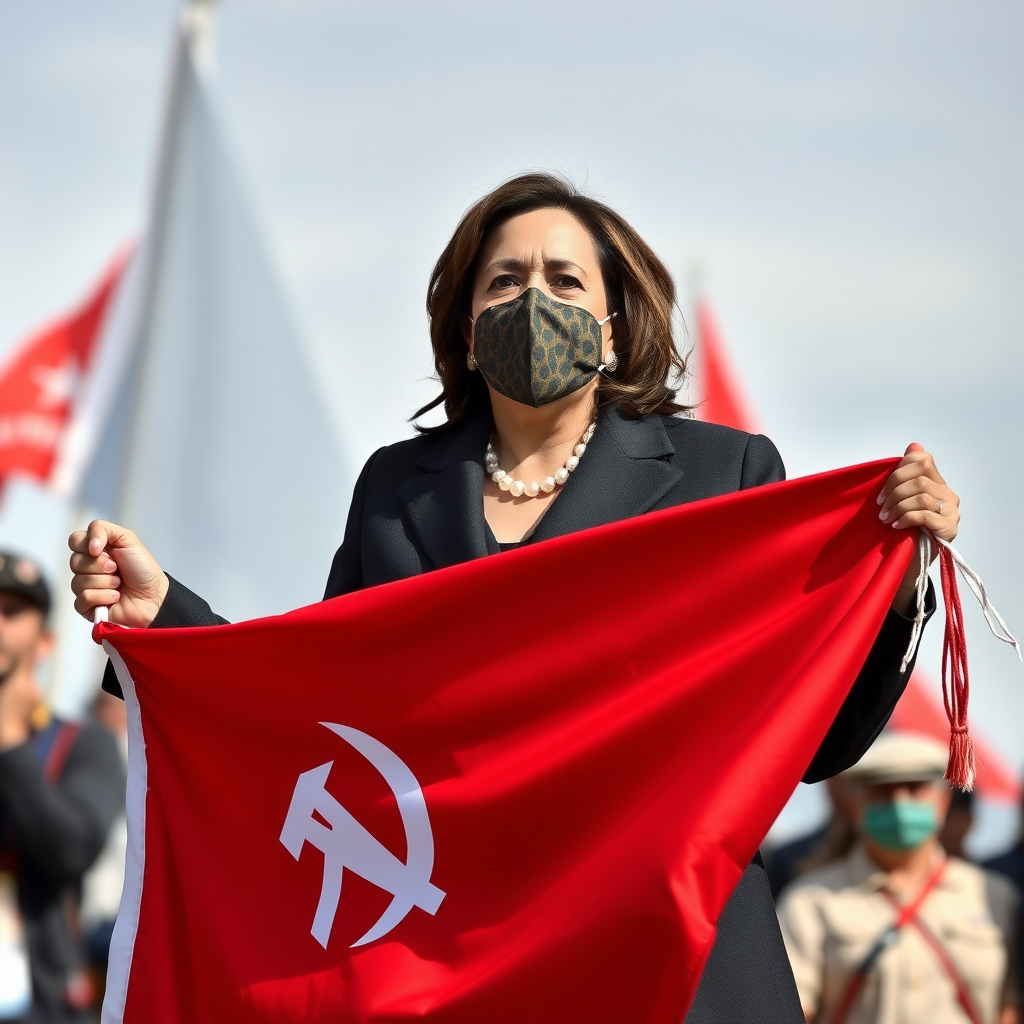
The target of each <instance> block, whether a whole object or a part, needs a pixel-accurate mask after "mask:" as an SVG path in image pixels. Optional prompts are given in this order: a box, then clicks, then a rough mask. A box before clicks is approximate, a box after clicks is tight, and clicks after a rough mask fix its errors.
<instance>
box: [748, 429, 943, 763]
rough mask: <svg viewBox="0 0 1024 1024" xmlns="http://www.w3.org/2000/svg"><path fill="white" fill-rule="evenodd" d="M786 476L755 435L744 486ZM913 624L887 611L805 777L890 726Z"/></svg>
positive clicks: (931, 599)
mask: <svg viewBox="0 0 1024 1024" xmlns="http://www.w3.org/2000/svg"><path fill="white" fill-rule="evenodd" d="M785 479H786V468H785V466H784V465H783V464H782V458H781V456H780V455H779V453H778V450H777V449H776V447H775V445H774V444H772V442H771V441H770V440H768V438H767V437H765V436H764V435H762V434H752V435H751V436H750V438H749V439H748V441H747V448H746V452H745V453H744V456H743V468H742V471H741V476H740V480H741V483H740V487H741V488H747V487H758V486H760V485H761V484H770V483H775V482H776V481H778V480H785ZM934 611H935V591H934V588H933V587H932V585H931V583H930V582H929V584H928V596H927V601H926V604H925V616H926V620H925V621H927V619H929V618H931V615H932V613H933V612H934ZM913 625H914V620H913V619H912V618H907V617H906V616H904V615H900V614H899V612H895V611H893V610H892V609H890V610H889V611H888V613H887V614H886V616H885V621H884V622H883V623H882V628H881V630H880V631H879V634H878V637H877V638H876V639H875V642H874V644H873V645H872V647H871V650H870V652H869V653H868V656H867V660H866V661H865V662H864V667H863V668H862V669H861V670H860V674H859V675H858V676H857V679H856V680H855V681H854V684H853V686H852V687H851V688H850V692H849V693H848V694H847V696H846V700H845V701H844V702H843V706H842V707H841V708H840V709H839V714H837V715H836V717H835V720H834V721H833V723H832V725H831V726H830V728H829V730H828V732H827V733H826V734H825V739H824V740H823V741H822V744H821V746H820V747H819V748H818V752H817V753H816V754H815V755H814V760H812V761H811V765H810V767H809V768H808V769H807V774H806V775H804V779H803V781H804V782H820V781H821V780H822V779H828V778H831V777H832V776H833V775H838V774H839V773H840V772H844V771H846V769H847V768H851V767H852V766H853V765H855V764H856V763H857V762H858V761H859V760H860V759H861V757H863V756H864V754H865V753H866V751H867V749H868V747H870V746H871V744H872V743H874V742H875V739H876V738H877V737H878V734H879V733H880V732H881V731H882V729H883V728H885V723H886V722H888V721H889V717H890V715H892V712H893V708H895V707H896V703H897V701H898V700H899V699H900V697H902V696H903V691H904V690H905V689H906V686H907V680H908V679H909V678H910V673H911V672H912V671H913V667H914V666H913V662H912V663H911V664H910V665H909V666H908V667H907V671H906V672H905V673H901V672H900V664H901V663H902V661H903V655H904V654H905V653H906V650H907V646H908V645H909V643H910V632H911V630H912V629H913Z"/></svg>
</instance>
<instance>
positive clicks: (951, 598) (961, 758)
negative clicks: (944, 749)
mask: <svg viewBox="0 0 1024 1024" xmlns="http://www.w3.org/2000/svg"><path fill="white" fill-rule="evenodd" d="M932 541H935V543H936V544H938V546H939V573H940V577H941V579H942V601H943V604H944V605H945V607H946V629H945V633H944V635H943V638H942V703H943V705H944V706H945V708H946V718H948V719H949V761H948V763H947V765H946V779H947V780H948V781H949V782H951V783H952V784H953V785H954V786H957V787H958V788H960V789H962V790H966V791H970V790H972V789H973V788H974V777H975V764H974V744H973V743H972V742H971V734H970V732H969V729H968V724H967V702H968V699H969V697H970V692H971V687H970V677H969V675H968V670H967V634H966V632H965V630H964V611H963V607H962V605H961V604H960V589H959V587H958V586H957V581H956V570H957V569H959V570H960V573H961V575H962V576H963V578H964V579H965V580H966V581H967V585H968V586H969V587H970V588H971V590H972V591H973V592H974V596H975V597H976V598H977V599H978V602H979V604H980V605H981V610H982V613H983V614H984V616H985V621H986V622H987V623H988V627H989V629H990V630H991V631H992V635H993V636H994V637H996V639H997V640H1002V641H1003V642H1004V643H1008V644H1011V645H1012V646H1013V648H1014V650H1015V651H1016V652H1017V657H1018V658H1020V657H1021V650H1020V644H1019V643H1018V642H1017V638H1016V637H1015V636H1014V635H1013V634H1012V633H1011V632H1010V631H1009V629H1008V628H1007V626H1006V623H1005V622H1004V621H1003V618H1002V616H1001V615H1000V614H999V612H997V611H996V609H995V607H994V606H993V604H992V602H991V601H990V600H989V598H988V592H987V591H986V590H985V584H984V583H982V582H981V577H979V576H978V574H977V573H976V572H975V571H974V570H973V569H972V568H971V567H970V566H969V565H968V564H967V563H966V562H965V561H964V560H963V557H962V556H961V555H960V553H959V552H958V551H957V550H956V549H955V548H954V547H953V546H952V544H950V543H948V542H947V541H944V540H943V539H942V538H941V537H937V536H935V534H933V533H932V532H931V531H930V530H925V529H922V530H921V531H920V535H919V538H918V552H919V555H920V559H921V572H920V573H919V574H918V577H917V615H916V616H915V619H914V629H913V631H912V633H911V641H910V646H909V647H908V648H907V653H906V655H905V657H904V659H903V667H902V671H906V668H907V665H908V664H909V663H910V659H911V658H912V657H913V654H914V651H915V650H916V649H917V644H918V641H919V640H920V637H921V628H922V626H923V624H924V598H925V592H926V590H927V586H928V581H927V577H928V563H929V561H930V560H931V542H932Z"/></svg>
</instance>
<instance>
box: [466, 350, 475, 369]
mask: <svg viewBox="0 0 1024 1024" xmlns="http://www.w3.org/2000/svg"><path fill="white" fill-rule="evenodd" d="M466 365H467V366H468V367H469V368H470V369H471V370H475V369H476V368H477V366H476V360H475V359H474V358H473V353H472V352H467V353H466Z"/></svg>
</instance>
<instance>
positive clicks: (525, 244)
mask: <svg viewBox="0 0 1024 1024" xmlns="http://www.w3.org/2000/svg"><path fill="white" fill-rule="evenodd" d="M527 288H538V289H540V291H542V292H544V294H545V295H548V296H550V297H551V298H553V299H556V300H557V301H558V302H565V303H567V304H568V305H571V306H582V307H583V308H584V309H586V310H589V311H590V312H591V313H593V314H594V316H595V317H596V318H597V319H598V320H603V319H604V318H605V317H606V316H607V315H608V300H607V297H606V296H605V290H604V278H603V277H602V276H601V266H600V264H599V262H598V259H597V254H596V253H595V252H594V243H593V242H592V241H591V238H590V235H589V234H588V233H587V230H586V228H584V227H583V225H582V224H581V223H580V222H579V221H578V220H577V219H576V218H575V217H573V215H572V214H571V213H567V212H566V211H565V210H533V211H531V212H530V213H521V214H519V216H517V217H512V218H511V219H510V220H507V221H505V223H504V224H502V225H500V226H499V227H497V228H495V229H494V231H493V232H492V233H491V236H490V238H488V239H487V241H486V242H485V243H484V247H483V249H482V250H481V251H480V261H479V269H478V270H477V273H476V280H475V281H474V284H473V307H472V313H471V316H472V318H473V319H474V320H476V319H478V318H479V316H480V314H481V313H482V312H483V311H484V310H485V309H487V307H488V306H497V305H500V304H501V303H502V302H510V301H511V300H512V299H514V298H516V297H517V296H519V295H521V294H522V293H523V292H524V291H526V289H527ZM611 323H612V321H609V323H607V324H605V325H604V327H603V328H602V330H603V332H604V338H605V345H606V348H607V347H610V346H609V345H608V342H609V341H610V339H611ZM464 334H465V338H466V342H467V344H468V345H469V347H470V349H471V350H472V348H473V327H472V324H471V323H470V321H469V318H468V317H467V318H466V322H465V325H464Z"/></svg>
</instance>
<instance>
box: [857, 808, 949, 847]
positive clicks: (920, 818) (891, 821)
mask: <svg viewBox="0 0 1024 1024" xmlns="http://www.w3.org/2000/svg"><path fill="white" fill-rule="evenodd" d="M861 830H862V831H863V833H864V835H865V836H867V838H868V839H870V840H871V841H872V842H873V843H877V844H878V845H879V846H881V847H882V849H883V850H916V849H917V847H919V846H921V845H923V844H924V843H925V842H927V840H929V839H931V837H932V836H933V835H935V833H936V832H938V830H939V819H938V815H937V814H936V813H935V805H934V804H930V803H925V802H924V801H921V800H894V801H891V802H890V803H884V804H868V805H867V807H865V808H864V817H863V819H862V820H861Z"/></svg>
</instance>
